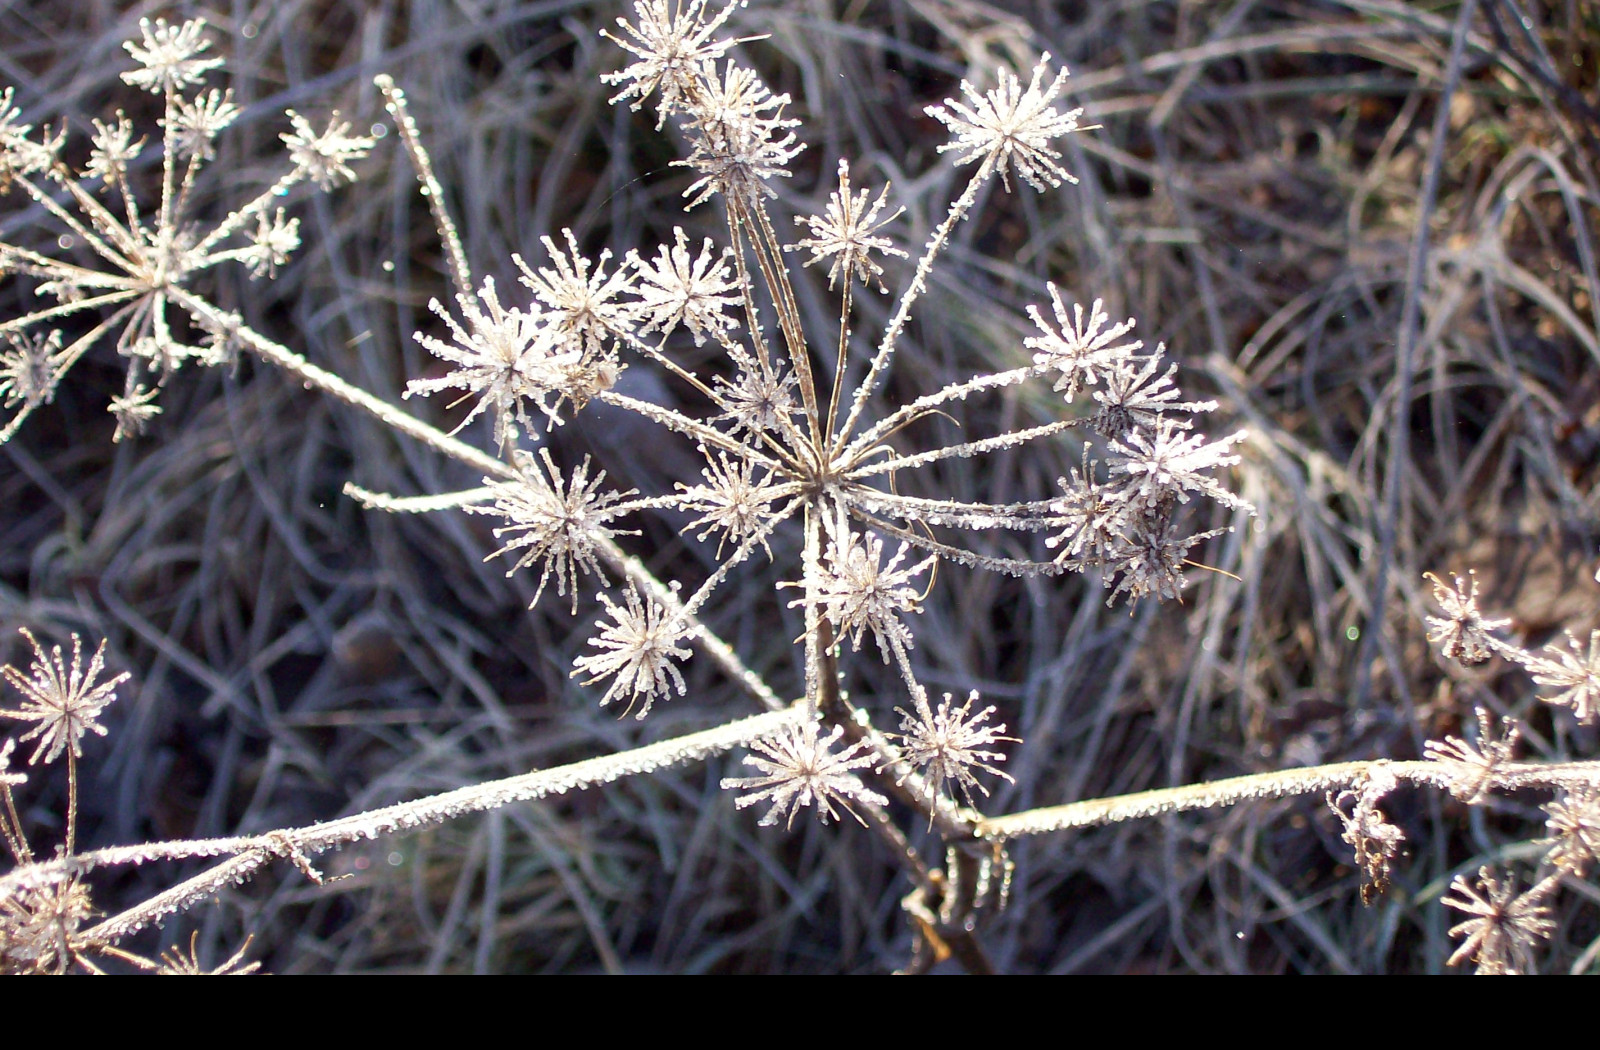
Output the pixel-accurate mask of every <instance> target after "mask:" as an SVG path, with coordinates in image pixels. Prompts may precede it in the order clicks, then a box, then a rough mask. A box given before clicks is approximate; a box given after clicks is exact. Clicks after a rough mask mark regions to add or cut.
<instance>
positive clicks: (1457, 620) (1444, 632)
mask: <svg viewBox="0 0 1600 1050" xmlns="http://www.w3.org/2000/svg"><path fill="white" fill-rule="evenodd" d="M1423 579H1425V580H1429V581H1431V582H1432V583H1433V600H1434V601H1436V602H1438V603H1439V607H1440V608H1441V609H1443V610H1444V615H1443V616H1430V617H1428V627H1429V631H1428V641H1430V642H1434V643H1436V644H1437V645H1438V646H1439V651H1440V652H1441V653H1443V654H1444V656H1445V658H1446V659H1450V660H1455V661H1458V662H1459V663H1463V664H1467V665H1469V666H1470V665H1472V664H1481V663H1483V662H1484V661H1485V660H1487V659H1489V656H1490V655H1491V654H1492V653H1493V652H1494V646H1495V640H1494V639H1493V638H1492V637H1491V636H1490V634H1489V632H1490V631H1497V630H1499V629H1500V628H1502V627H1505V626H1506V625H1507V624H1509V623H1510V622H1511V621H1510V620H1486V619H1484V618H1483V614H1482V613H1481V612H1479V611H1478V578H1477V576H1476V575H1475V574H1473V573H1470V572H1469V573H1468V574H1467V575H1466V576H1465V577H1462V576H1459V575H1457V576H1456V577H1455V586H1454V587H1451V586H1450V585H1449V584H1447V583H1445V582H1444V581H1443V580H1441V579H1439V577H1437V576H1435V575H1434V574H1433V573H1431V572H1428V573H1423Z"/></svg>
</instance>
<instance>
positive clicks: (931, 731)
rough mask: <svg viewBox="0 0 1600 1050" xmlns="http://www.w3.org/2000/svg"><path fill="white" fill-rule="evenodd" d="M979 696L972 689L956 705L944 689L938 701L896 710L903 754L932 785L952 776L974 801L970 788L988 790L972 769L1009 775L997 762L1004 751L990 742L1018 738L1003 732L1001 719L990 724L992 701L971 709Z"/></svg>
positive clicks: (1005, 741) (944, 781)
mask: <svg viewBox="0 0 1600 1050" xmlns="http://www.w3.org/2000/svg"><path fill="white" fill-rule="evenodd" d="M977 702H978V691H977V690H976V689H974V690H972V692H970V693H968V694H967V699H966V702H965V703H963V704H962V705H961V706H960V707H956V706H955V704H954V702H953V700H952V698H951V696H950V694H949V693H946V694H944V699H943V700H941V701H940V702H939V706H938V707H936V708H934V709H933V710H932V711H930V712H928V716H927V717H925V716H924V715H922V714H919V713H916V712H911V711H906V710H903V709H902V710H901V711H900V744H901V748H902V750H903V751H904V754H905V759H906V761H907V762H909V763H911V764H912V765H913V766H916V767H917V768H919V769H921V770H923V775H924V776H926V777H927V779H928V786H929V788H930V789H932V788H935V787H937V786H939V785H941V784H948V783H951V782H954V783H955V784H956V785H957V786H959V787H960V788H961V796H962V798H964V799H966V800H967V804H968V805H971V804H972V789H973V788H977V789H978V790H979V791H981V792H982V793H983V794H985V795H987V794H988V793H989V789H988V788H986V787H984V786H983V785H982V784H981V783H979V782H978V778H977V776H976V775H975V774H976V772H979V771H981V772H984V773H992V774H994V775H995V776H997V777H1002V778H1004V779H1006V780H1011V775H1010V774H1008V773H1006V772H1004V771H1002V770H1001V769H1000V768H999V767H998V766H996V765H994V763H995V762H1003V761H1005V757H1006V756H1005V755H1004V754H1002V753H1001V752H999V751H994V750H992V748H993V747H994V745H996V744H1000V743H1013V744H1014V743H1017V742H1018V739H1017V738H1016V737H1014V736H1006V735H1005V733H1006V727H1005V725H1004V724H999V725H989V724H988V721H989V716H990V715H992V714H994V705H993V704H990V705H989V706H988V707H985V708H983V709H982V710H980V711H976V712H974V711H973V710H972V705H973V704H976V703H977Z"/></svg>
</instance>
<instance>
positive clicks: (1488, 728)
mask: <svg viewBox="0 0 1600 1050" xmlns="http://www.w3.org/2000/svg"><path fill="white" fill-rule="evenodd" d="M1477 714H1478V742H1477V745H1476V746H1474V745H1473V744H1470V743H1468V742H1467V741H1466V740H1463V739H1462V738H1461V737H1458V736H1447V737H1445V738H1444V739H1443V740H1442V741H1439V740H1430V741H1428V742H1427V743H1426V744H1425V745H1424V746H1423V753H1424V755H1426V756H1427V757H1428V758H1430V759H1432V760H1433V761H1435V762H1443V763H1447V764H1448V765H1450V766H1451V767H1452V769H1453V770H1454V772H1453V773H1452V775H1451V778H1450V782H1449V783H1450V793H1451V794H1452V795H1454V796H1455V797H1456V798H1458V799H1460V800H1461V801H1463V802H1465V803H1467V804H1468V805H1476V804H1478V803H1479V802H1482V801H1483V800H1484V798H1485V797H1487V795H1488V793H1489V789H1490V788H1492V787H1493V786H1494V777H1495V773H1496V771H1497V770H1499V768H1500V767H1501V766H1503V765H1505V764H1506V763H1507V762H1509V761H1511V758H1512V755H1513V753H1514V752H1515V750H1516V746H1517V738H1518V737H1519V736H1521V735H1522V726H1521V725H1520V724H1519V723H1518V722H1517V720H1516V719H1514V718H1508V719H1506V720H1505V721H1504V722H1503V723H1502V724H1501V727H1500V730H1499V731H1498V732H1497V731H1496V728H1495V719H1494V716H1492V715H1491V714H1489V712H1488V710H1486V709H1485V708H1482V707H1480V708H1478V710H1477Z"/></svg>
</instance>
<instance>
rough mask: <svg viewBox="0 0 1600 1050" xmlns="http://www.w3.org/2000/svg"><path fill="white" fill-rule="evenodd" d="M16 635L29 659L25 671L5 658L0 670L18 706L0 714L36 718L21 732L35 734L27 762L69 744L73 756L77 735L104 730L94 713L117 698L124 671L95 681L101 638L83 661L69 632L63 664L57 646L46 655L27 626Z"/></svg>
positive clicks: (78, 747)
mask: <svg viewBox="0 0 1600 1050" xmlns="http://www.w3.org/2000/svg"><path fill="white" fill-rule="evenodd" d="M22 636H23V637H24V638H26V639H27V640H28V644H29V645H31V646H33V664H32V665H31V666H30V667H29V668H28V671H27V673H26V674H24V673H23V672H21V671H19V670H17V669H16V668H15V667H12V666H11V665H10V664H7V665H6V666H5V667H0V674H3V675H4V677H5V680H6V681H7V682H9V683H11V686H12V687H13V688H14V689H16V690H17V692H19V693H21V694H22V707H21V708H20V709H17V710H6V709H0V716H4V717H6V718H14V719H16V720H18V721H22V722H36V723H38V724H37V725H35V726H34V727H33V728H32V729H30V730H28V732H26V733H24V734H23V735H22V740H23V741H24V742H26V741H29V740H32V739H34V738H35V737H37V738H38V740H39V744H38V746H37V747H35V748H34V751H33V754H32V755H30V756H29V757H28V764H29V765H37V764H38V762H39V760H40V759H41V758H42V759H44V761H46V762H54V761H55V760H56V759H57V758H59V757H61V753H62V752H63V751H66V750H71V752H72V754H73V755H74V756H81V755H82V754H83V735H84V734H85V733H94V734H96V735H98V736H105V735H106V728H105V726H103V725H101V724H100V723H99V722H98V721H96V719H98V718H99V717H100V713H101V712H102V711H104V710H105V709H106V705H108V704H110V703H111V701H113V700H115V699H116V698H117V686H119V685H121V684H122V683H123V682H125V681H127V680H128V677H129V676H128V673H127V672H125V671H124V672H123V673H122V674H119V675H114V676H113V677H111V678H108V679H107V680H105V681H104V682H97V681H95V679H97V678H99V677H100V672H101V671H103V670H105V652H106V643H105V642H103V641H102V642H101V643H100V647H99V648H98V649H96V650H95V652H94V656H93V657H92V658H91V659H90V660H89V666H88V667H87V668H85V667H84V666H83V642H82V640H81V639H79V637H78V636H77V635H73V636H72V664H71V666H70V667H69V666H68V665H67V663H66V661H65V660H64V659H63V657H62V655H61V647H60V646H59V645H57V646H54V647H52V648H51V650H50V654H49V655H48V656H46V655H45V651H44V647H43V646H41V645H40V644H39V642H38V640H37V639H36V638H34V636H33V632H32V631H29V630H28V629H27V628H26V627H24V628H22Z"/></svg>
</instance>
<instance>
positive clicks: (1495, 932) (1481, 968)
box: [1444, 867, 1556, 974]
mask: <svg viewBox="0 0 1600 1050" xmlns="http://www.w3.org/2000/svg"><path fill="white" fill-rule="evenodd" d="M1555 888H1556V880H1555V879H1546V880H1545V881H1543V882H1541V883H1539V884H1538V885H1536V886H1534V887H1533V888H1532V889H1531V890H1529V891H1528V892H1527V893H1523V894H1518V893H1517V880H1516V878H1515V876H1511V877H1508V878H1507V879H1506V880H1505V881H1503V882H1502V881H1501V880H1500V878H1499V876H1497V875H1496V874H1495V873H1494V871H1493V869H1491V868H1487V867H1485V868H1479V869H1478V880H1477V885H1476V886H1474V885H1473V884H1472V883H1471V882H1468V881H1467V878H1466V876H1464V875H1457V876H1456V878H1455V881H1454V882H1452V883H1451V884H1450V892H1451V893H1453V894H1455V896H1453V897H1450V896H1447V897H1445V898H1444V903H1445V904H1448V905H1449V906H1450V907H1452V908H1455V909H1457V910H1459V911H1464V912H1466V913H1467V914H1468V915H1470V916H1472V918H1470V919H1467V920H1466V921H1465V922H1460V923H1457V924H1456V925H1454V926H1452V927H1450V936H1452V937H1460V938H1462V941H1461V944H1460V946H1459V947H1457V948H1456V950H1455V954H1453V955H1451V956H1450V965H1451V966H1456V965H1459V964H1460V963H1462V962H1465V961H1468V960H1471V961H1472V962H1474V963H1476V964H1477V966H1478V973H1480V974H1523V973H1532V972H1533V971H1534V961H1533V953H1534V952H1535V951H1536V950H1537V949H1538V947H1539V943H1540V942H1541V941H1544V940H1546V939H1547V938H1549V936H1550V934H1551V933H1552V932H1553V931H1554V930H1555V928H1556V924H1555V922H1554V920H1552V919H1551V918H1550V908H1549V906H1548V905H1547V904H1546V903H1545V902H1546V901H1547V900H1548V899H1549V897H1550V894H1551V893H1553V892H1554V891H1555Z"/></svg>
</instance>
